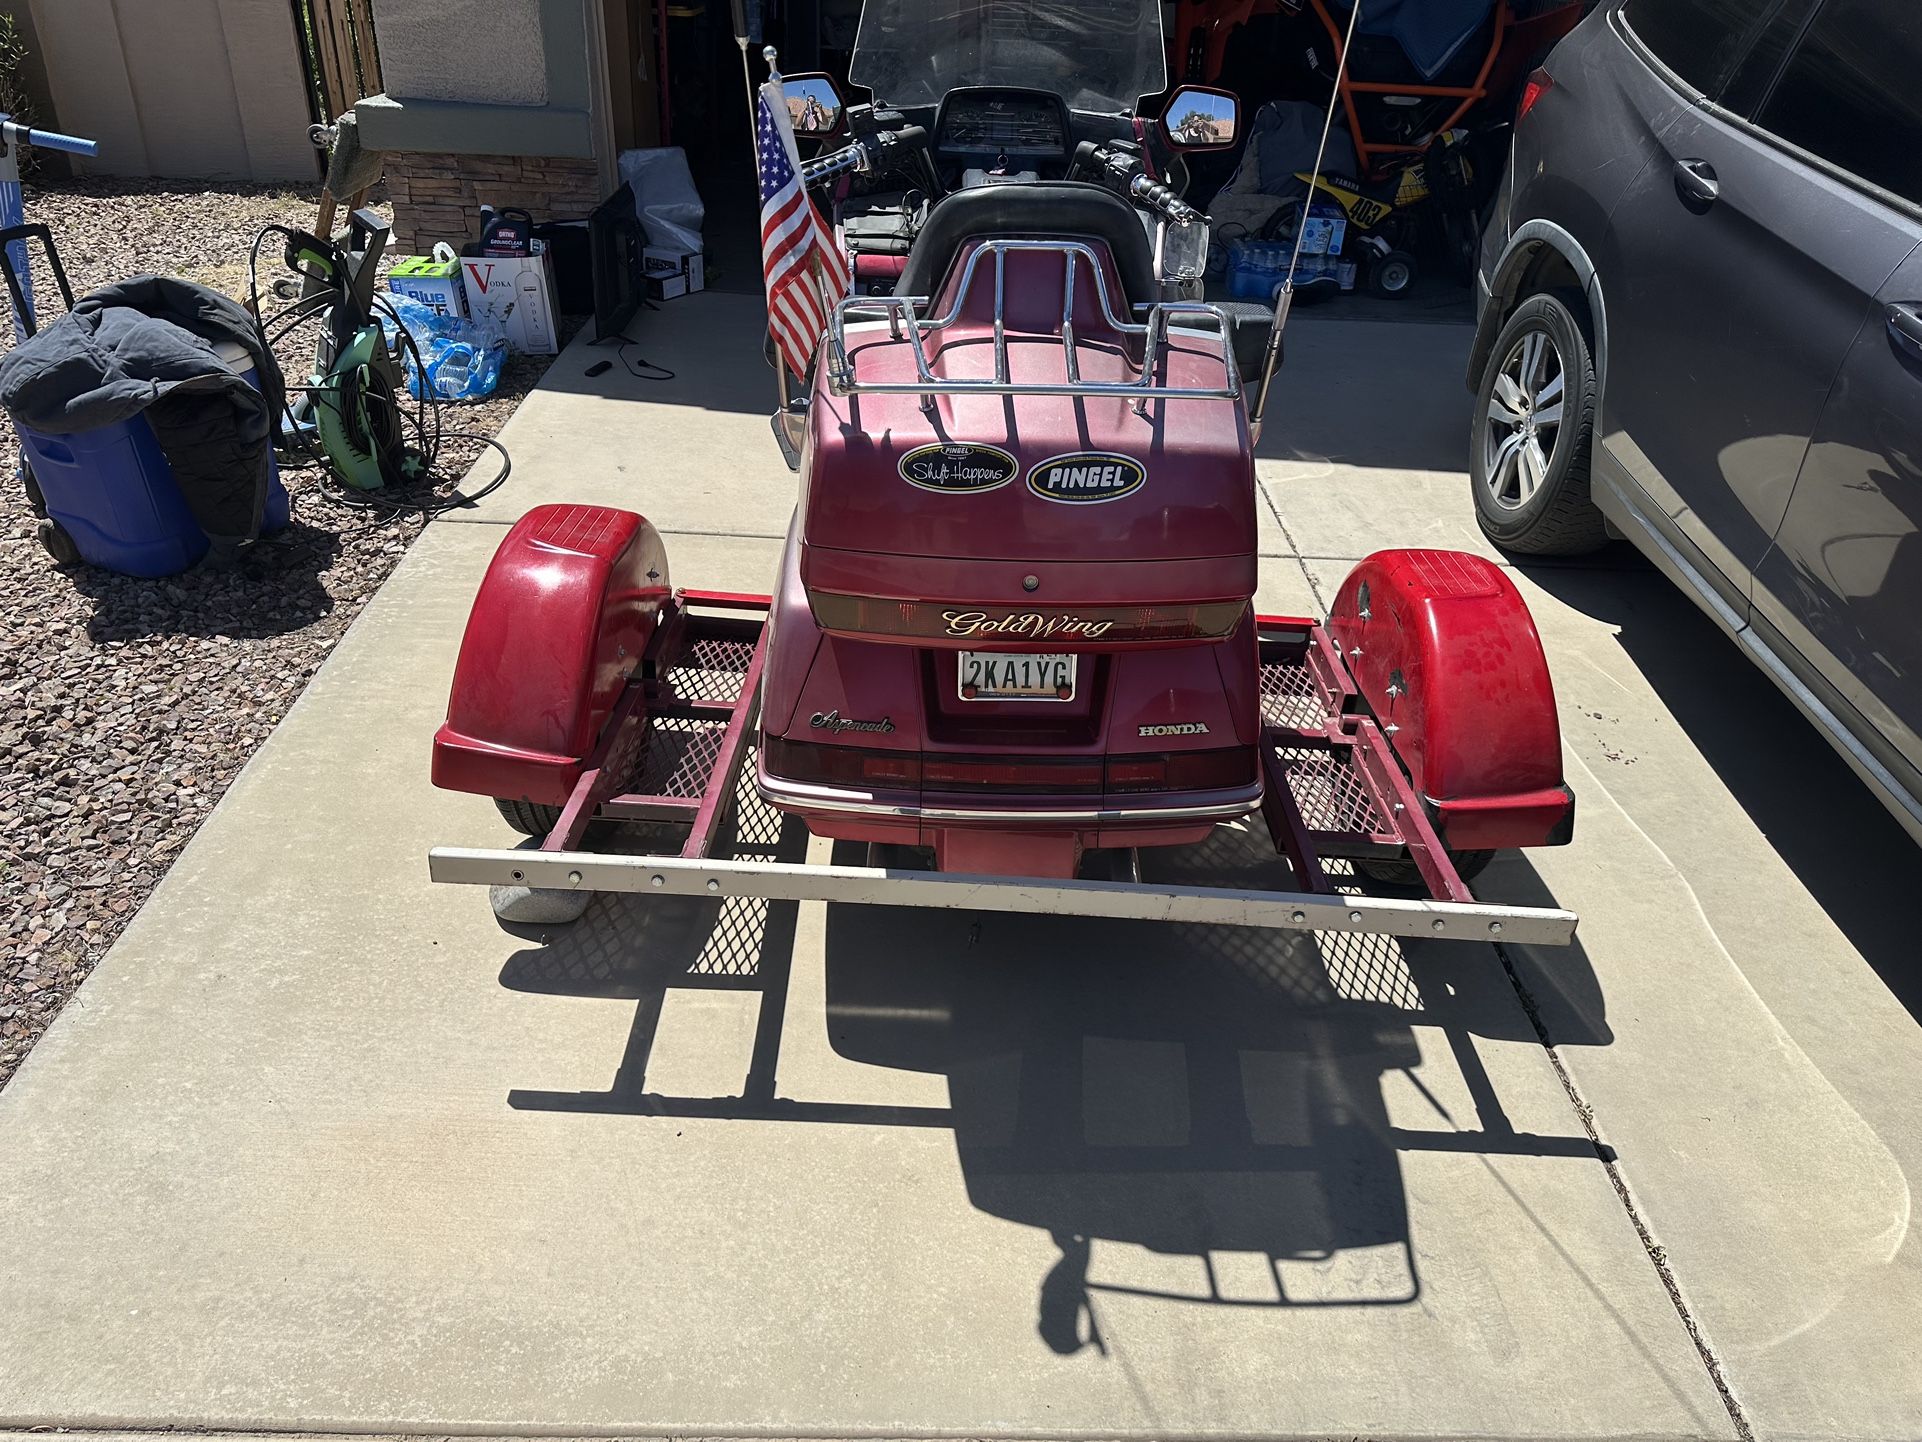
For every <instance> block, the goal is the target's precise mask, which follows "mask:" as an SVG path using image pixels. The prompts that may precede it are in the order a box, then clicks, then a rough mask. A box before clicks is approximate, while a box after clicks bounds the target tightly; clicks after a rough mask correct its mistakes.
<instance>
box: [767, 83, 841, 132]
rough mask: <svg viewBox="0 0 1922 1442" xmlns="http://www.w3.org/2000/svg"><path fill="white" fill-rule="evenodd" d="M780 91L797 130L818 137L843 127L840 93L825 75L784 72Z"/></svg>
mask: <svg viewBox="0 0 1922 1442" xmlns="http://www.w3.org/2000/svg"><path fill="white" fill-rule="evenodd" d="M781 93H782V94H783V95H785V96H786V97H787V114H788V119H789V121H790V122H792V123H793V126H794V133H795V134H796V135H804V136H807V137H808V138H809V139H813V140H818V139H820V138H821V137H822V136H824V135H832V134H833V133H834V132H835V131H837V130H839V129H840V128H841V112H842V110H843V109H844V107H843V105H842V103H841V92H840V91H838V90H836V89H835V88H834V81H833V80H832V79H830V78H829V77H828V76H826V75H818V74H816V75H809V74H802V75H783V76H782V77H781Z"/></svg>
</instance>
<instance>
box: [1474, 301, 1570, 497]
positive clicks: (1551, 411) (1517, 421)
mask: <svg viewBox="0 0 1922 1442" xmlns="http://www.w3.org/2000/svg"><path fill="white" fill-rule="evenodd" d="M1566 381H1567V373H1566V371H1565V370H1564V368H1563V364H1562V353H1561V351H1560V350H1558V349H1557V348H1556V346H1555V341H1554V338H1553V337H1552V336H1550V335H1549V333H1548V332H1547V331H1546V330H1530V331H1528V332H1526V333H1525V334H1524V335H1523V336H1522V337H1521V339H1520V340H1518V341H1517V342H1516V343H1515V346H1514V348H1513V349H1512V350H1510V351H1509V353H1508V355H1507V357H1506V358H1505V359H1504V360H1503V361H1502V363H1501V366H1500V368H1499V369H1498V370H1497V371H1496V372H1495V387H1494V390H1493V391H1492V392H1490V394H1489V397H1488V413H1487V415H1486V416H1485V417H1484V419H1483V421H1482V462H1483V464H1482V474H1483V475H1484V476H1486V477H1487V481H1486V484H1487V486H1488V491H1489V494H1490V495H1491V496H1493V497H1494V500H1495V503H1496V504H1497V505H1498V506H1501V507H1503V508H1504V509H1506V510H1511V511H1513V510H1519V509H1520V508H1521V507H1523V506H1525V505H1527V504H1528V502H1529V501H1530V500H1532V499H1533V498H1534V495H1535V492H1536V491H1538V490H1540V489H1541V485H1542V482H1543V481H1544V480H1546V479H1547V478H1548V467H1549V463H1550V462H1551V461H1553V460H1554V458H1555V443H1556V440H1557V438H1558V437H1559V436H1560V435H1561V429H1562V407H1563V404H1564V401H1565V400H1566V394H1565V392H1566V389H1567V386H1566Z"/></svg>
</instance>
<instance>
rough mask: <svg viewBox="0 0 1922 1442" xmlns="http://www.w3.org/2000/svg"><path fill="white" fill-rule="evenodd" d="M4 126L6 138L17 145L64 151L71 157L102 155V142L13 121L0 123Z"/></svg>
mask: <svg viewBox="0 0 1922 1442" xmlns="http://www.w3.org/2000/svg"><path fill="white" fill-rule="evenodd" d="M0 124H3V125H4V128H5V131H6V137H7V139H8V140H11V141H12V142H13V143H14V144H16V145H29V146H37V147H38V148H39V149H41V150H64V151H66V152H67V153H68V154H69V155H85V156H96V155H98V154H100V142H99V141H97V140H82V139H81V138H80V137H79V136H77V135H62V134H61V133H60V132H59V131H57V130H35V129H33V128H32V127H31V126H26V125H16V124H15V123H14V122H13V121H11V120H5V121H0Z"/></svg>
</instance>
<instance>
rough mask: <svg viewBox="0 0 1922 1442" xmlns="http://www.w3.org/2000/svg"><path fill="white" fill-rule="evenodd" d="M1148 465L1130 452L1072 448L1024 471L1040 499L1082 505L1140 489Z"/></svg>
mask: <svg viewBox="0 0 1922 1442" xmlns="http://www.w3.org/2000/svg"><path fill="white" fill-rule="evenodd" d="M1147 480H1148V468H1147V467H1146V466H1144V465H1142V464H1141V462H1140V461H1137V460H1136V459H1135V458H1134V457H1133V456H1123V455H1117V454H1115V453H1114V452H1112V451H1075V452H1073V453H1071V454H1069V455H1065V456H1050V457H1048V459H1047V460H1045V461H1042V462H1041V463H1040V464H1039V465H1037V466H1035V468H1034V469H1033V470H1031V471H1029V472H1028V489H1029V490H1031V491H1033V492H1034V493H1035V494H1036V495H1037V496H1039V497H1041V499H1042V500H1044V501H1060V502H1063V503H1064V504H1066V505H1071V506H1085V505H1089V504H1092V503H1094V502H1097V501H1118V500H1120V499H1121V498H1122V497H1123V496H1131V495H1133V494H1134V493H1135V492H1136V491H1138V490H1140V489H1141V488H1142V486H1143V485H1145V484H1146V483H1147Z"/></svg>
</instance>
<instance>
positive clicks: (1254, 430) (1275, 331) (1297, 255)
mask: <svg viewBox="0 0 1922 1442" xmlns="http://www.w3.org/2000/svg"><path fill="white" fill-rule="evenodd" d="M735 3H736V4H737V5H738V4H739V3H740V0H735ZM1360 18H1361V0H1355V8H1354V9H1352V10H1350V11H1349V12H1348V33H1347V34H1346V35H1344V36H1343V37H1342V42H1341V54H1340V55H1337V56H1336V57H1335V83H1334V85H1333V86H1332V87H1330V89H1329V91H1328V113H1327V114H1325V115H1324V116H1322V118H1321V144H1319V145H1318V146H1316V147H1315V168H1314V170H1312V171H1311V172H1309V178H1308V194H1307V195H1305V196H1303V197H1302V201H1301V224H1299V225H1297V226H1296V227H1295V252H1294V254H1293V255H1291V256H1290V257H1289V258H1288V273H1287V275H1286V276H1285V277H1284V278H1283V279H1282V282H1281V285H1280V287H1279V288H1278V289H1277V290H1276V291H1275V314H1274V319H1273V320H1271V321H1270V322H1269V325H1268V349H1267V351H1266V352H1265V353H1264V354H1263V356H1262V361H1261V386H1260V388H1259V389H1257V390H1256V391H1255V404H1254V408H1253V409H1252V410H1251V411H1250V412H1249V414H1248V439H1249V441H1250V442H1251V443H1252V442H1259V441H1260V440H1261V418H1262V414H1263V413H1264V412H1265V411H1266V410H1267V409H1268V387H1269V386H1270V385H1272V384H1273V383H1274V379H1275V366H1276V364H1277V362H1279V361H1280V359H1281V333H1282V331H1283V330H1284V329H1285V328H1286V327H1287V324H1288V313H1289V312H1290V311H1291V310H1293V309H1294V304H1295V267H1296V266H1298V265H1300V264H1301V243H1302V241H1303V240H1304V239H1306V238H1307V235H1308V212H1309V211H1310V210H1311V209H1312V208H1313V206H1314V203H1315V187H1316V185H1317V184H1318V183H1319V182H1320V180H1321V162H1322V157H1323V156H1325V155H1326V154H1327V153H1328V132H1329V130H1330V129H1332V128H1333V126H1334V123H1335V102H1336V101H1337V100H1339V99H1340V98H1341V78H1342V76H1343V75H1344V74H1346V73H1347V70H1348V49H1349V47H1350V46H1351V45H1353V44H1354V43H1355V22H1356V21H1357V20H1359V19H1360Z"/></svg>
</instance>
